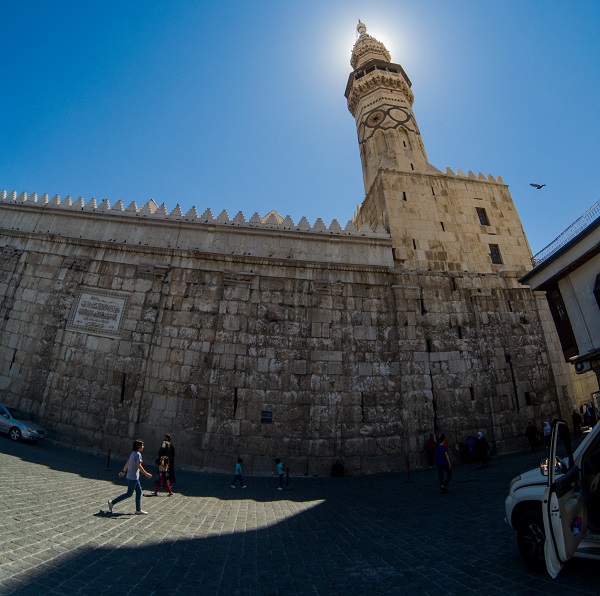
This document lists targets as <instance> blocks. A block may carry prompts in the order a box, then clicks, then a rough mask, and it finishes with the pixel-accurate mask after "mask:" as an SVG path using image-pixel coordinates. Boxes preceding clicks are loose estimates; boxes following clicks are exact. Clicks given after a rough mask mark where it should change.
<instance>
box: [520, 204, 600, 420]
mask: <svg viewBox="0 0 600 596" xmlns="http://www.w3.org/2000/svg"><path fill="white" fill-rule="evenodd" d="M534 262H535V267H534V268H533V269H532V270H531V271H530V272H529V273H527V275H525V276H524V277H523V278H522V279H521V280H520V281H521V283H523V284H526V285H527V286H529V287H530V288H531V289H532V290H534V291H536V292H543V293H545V295H546V299H547V300H548V305H549V307H550V312H551V313H552V319H553V320H554V324H555V326H556V330H557V332H558V337H559V340H560V344H561V348H562V352H563V355H564V358H565V361H567V362H569V363H570V364H572V365H573V370H574V371H575V373H576V377H575V379H574V385H575V388H576V395H577V399H578V401H577V403H576V404H575V405H576V406H577V409H578V410H581V411H583V409H584V408H585V405H586V404H587V403H589V402H590V401H593V403H594V405H595V406H596V407H598V406H600V403H599V402H600V391H599V388H600V201H597V202H596V203H595V204H594V205H592V206H591V207H590V208H589V209H588V210H587V211H586V212H585V213H584V214H583V215H582V216H581V217H580V218H578V219H577V221H575V222H574V223H573V224H572V225H570V226H569V227H568V228H567V229H566V230H565V231H564V232H563V233H562V234H561V235H560V236H559V237H558V238H556V240H554V242H551V243H550V244H549V245H548V246H547V247H546V248H544V249H543V250H542V251H540V252H539V253H538V254H537V255H536V256H535V257H534Z"/></svg>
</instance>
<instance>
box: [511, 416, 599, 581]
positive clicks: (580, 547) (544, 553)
mask: <svg viewBox="0 0 600 596" xmlns="http://www.w3.org/2000/svg"><path fill="white" fill-rule="evenodd" d="M559 452H560V456H559V455H558V453H559ZM548 455H549V457H548V459H544V460H542V462H541V463H540V467H539V468H536V469H534V470H529V471H528V472H525V473H523V474H521V475H520V476H517V477H516V478H513V479H512V481H511V483H510V489H509V494H508V497H506V501H505V503H504V506H505V510H506V521H507V522H508V524H509V525H510V526H511V527H512V528H513V529H514V530H516V532H517V543H518V546H519V551H520V553H521V556H522V557H523V559H524V561H525V563H526V565H527V566H528V567H529V568H531V569H533V570H535V571H541V572H545V571H547V572H548V573H549V574H550V576H551V577H553V578H555V577H556V576H557V575H558V574H559V572H560V570H561V569H562V567H563V565H564V563H566V561H568V560H569V559H570V558H572V557H582V558H587V559H596V560H600V487H599V488H598V489H597V490H596V491H592V490H591V489H590V485H591V484H592V481H593V480H594V478H595V477H596V475H598V474H600V424H597V425H596V426H595V427H594V428H593V429H592V430H591V431H590V432H589V433H588V434H587V436H586V437H585V438H584V440H583V441H582V442H581V444H580V445H579V447H578V448H577V450H576V451H575V453H573V450H572V449H571V437H570V434H569V427H568V425H567V423H566V422H565V421H564V420H555V421H554V422H553V423H552V437H551V442H550V450H549V453H548ZM549 462H554V465H550V464H549Z"/></svg>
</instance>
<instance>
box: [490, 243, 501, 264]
mask: <svg viewBox="0 0 600 596" xmlns="http://www.w3.org/2000/svg"><path fill="white" fill-rule="evenodd" d="M490 257H491V259H492V263H494V264H495V265H502V255H501V254H500V247H499V246H498V245H497V244H490Z"/></svg>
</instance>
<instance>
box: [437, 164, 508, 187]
mask: <svg viewBox="0 0 600 596" xmlns="http://www.w3.org/2000/svg"><path fill="white" fill-rule="evenodd" d="M445 174H446V176H455V177H456V178H467V179H468V180H483V181H484V182H494V183H496V184H504V180H502V176H498V177H497V178H494V177H493V176H492V175H491V174H488V175H487V176H485V175H484V174H482V173H481V172H479V174H478V175H477V176H476V175H475V173H474V172H472V171H471V170H469V173H468V174H465V173H464V172H463V171H462V170H461V169H460V168H459V169H458V170H456V173H454V172H453V171H452V170H451V169H450V168H446V172H445Z"/></svg>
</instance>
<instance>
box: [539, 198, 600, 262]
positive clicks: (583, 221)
mask: <svg viewBox="0 0 600 596" xmlns="http://www.w3.org/2000/svg"><path fill="white" fill-rule="evenodd" d="M598 217H600V200H598V201H596V203H594V204H593V205H592V206H591V207H590V208H589V209H588V210H587V211H586V212H585V213H584V214H583V215H582V216H581V217H580V218H578V219H577V220H576V221H574V222H573V223H572V224H571V225H570V226H569V227H568V228H567V229H566V230H565V231H564V232H562V233H561V234H560V235H559V236H558V237H557V238H556V239H555V240H553V241H552V242H550V244H548V246H546V248H543V249H542V250H540V252H538V253H537V254H536V255H535V256H534V257H533V262H534V264H535V266H536V267H537V266H538V265H540V264H541V263H543V262H544V261H545V260H546V259H548V258H549V257H551V256H552V255H553V254H554V253H555V252H557V251H558V250H559V249H561V248H562V247H563V246H564V245H565V244H567V243H568V242H569V241H570V240H572V239H573V238H575V236H577V235H578V234H580V233H581V232H583V230H585V229H586V228H587V227H588V226H589V225H590V224H591V223H592V222H594V221H596V219H598Z"/></svg>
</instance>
